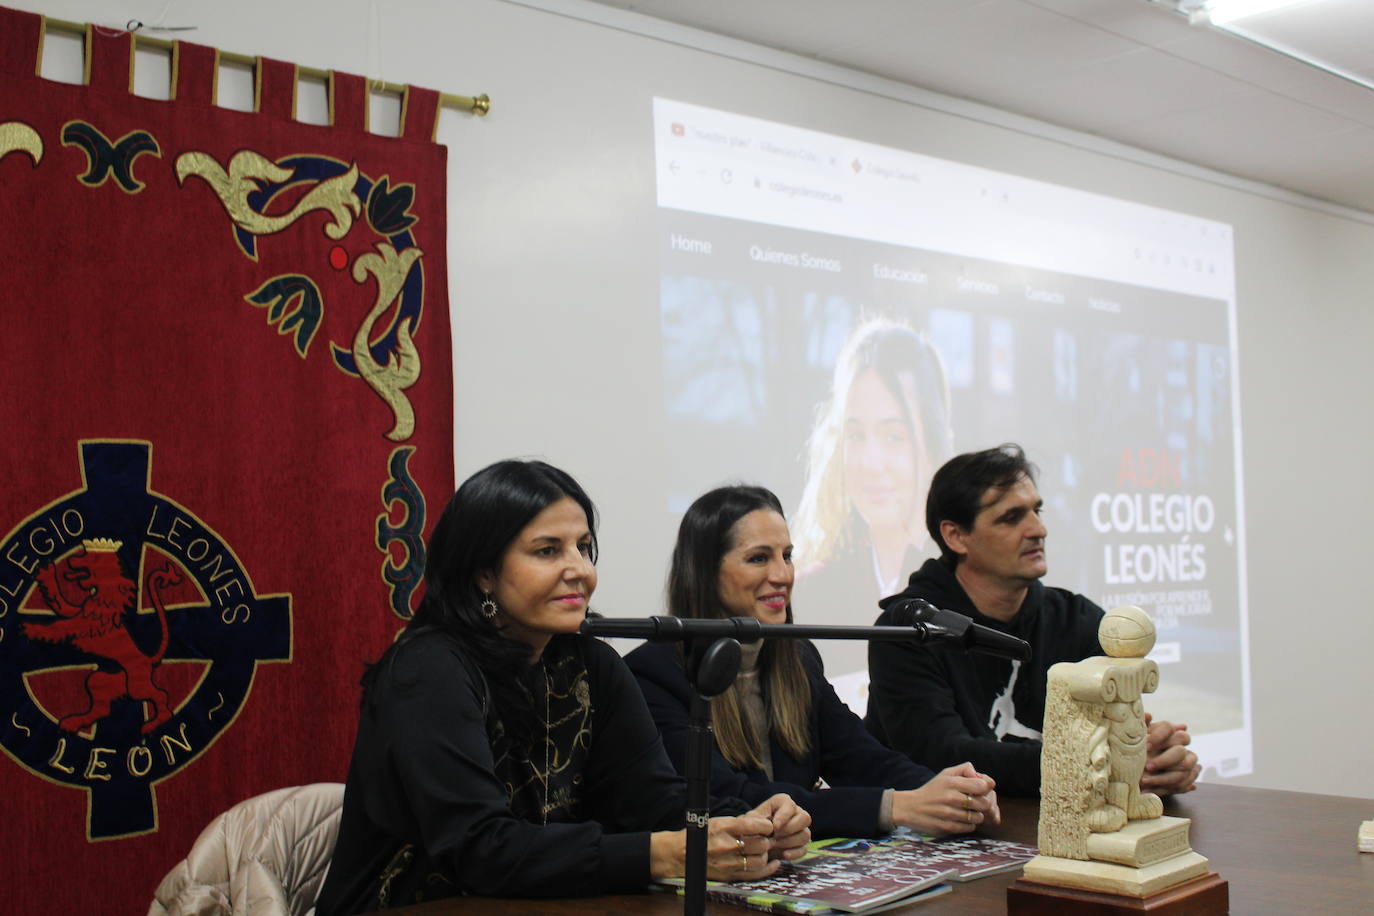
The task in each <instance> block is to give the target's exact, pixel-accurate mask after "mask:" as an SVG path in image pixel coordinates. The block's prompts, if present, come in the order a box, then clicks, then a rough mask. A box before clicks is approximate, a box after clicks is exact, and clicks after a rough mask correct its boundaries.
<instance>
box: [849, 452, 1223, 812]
mask: <svg viewBox="0 0 1374 916" xmlns="http://www.w3.org/2000/svg"><path fill="white" fill-rule="evenodd" d="M1041 505H1042V502H1041V499H1040V493H1039V490H1038V489H1037V488H1036V486H1035V466H1034V465H1032V464H1031V463H1030V462H1029V461H1027V460H1026V455H1025V452H1023V451H1022V450H1021V448H1020V447H1019V446H1016V445H1003V446H1000V447H999V448H993V449H987V450H985V451H981V452H972V453H969V454H965V455H959V456H958V457H956V458H952V459H950V461H948V462H947V463H946V464H945V465H944V466H943V467H941V468H940V470H939V471H937V472H936V473H935V476H934V477H933V478H932V479H931V482H930V493H929V495H928V496H927V498H926V528H927V529H928V530H929V531H930V535H931V537H932V538H933V539H934V540H935V542H936V543H937V544H939V545H940V551H941V555H940V558H939V559H938V560H927V561H926V562H925V564H924V565H923V566H922V567H921V568H920V569H919V570H917V571H916V572H914V573H912V575H911V579H910V581H909V583H908V585H907V587H906V589H905V590H904V591H902V592H901V593H899V594H897V595H893V596H891V597H889V598H885V599H883V600H882V601H881V602H879V605H880V606H881V607H883V608H884V611H883V614H882V616H880V617H879V618H878V620H877V623H878V625H880V626H882V625H890V624H894V623H897V622H898V621H896V620H894V619H893V618H892V613H891V611H890V610H887V608H889V607H890V606H891V605H892V604H893V603H894V602H896V601H898V600H899V599H905V598H924V599H926V600H927V601H929V602H931V603H932V604H934V605H936V606H937V607H941V608H945V609H948V610H952V611H958V612H959V613H961V614H965V615H967V616H968V617H970V618H972V619H973V621H974V622H975V623H979V624H982V625H983V626H987V627H992V628H993V629H996V630H1000V631H1002V632H1004V633H1010V634H1011V635H1013V636H1016V637H1018V638H1020V639H1024V640H1026V641H1027V642H1028V643H1030V645H1031V649H1032V652H1033V654H1032V656H1031V659H1030V660H1029V661H1027V662H1019V661H1009V660H1007V659H1002V658H994V657H991V656H987V655H975V654H965V653H964V652H962V651H961V650H959V649H957V648H955V647H952V646H945V645H938V644H932V645H928V646H926V645H920V644H917V643H914V642H873V643H870V644H869V650H868V667H869V677H870V678H871V682H870V686H869V701H868V718H867V722H868V727H869V730H870V731H872V732H873V733H874V734H875V735H876V736H877V737H878V738H879V739H880V740H881V741H883V742H884V743H885V744H887V745H889V746H890V747H893V748H896V749H897V750H899V751H903V752H905V753H906V754H909V755H910V756H911V757H912V759H914V760H915V761H916V762H917V763H921V764H924V765H926V766H928V767H933V768H935V769H940V768H941V767H944V766H947V765H948V764H950V763H955V762H960V761H964V760H968V761H971V762H972V763H973V765H974V766H975V767H977V769H978V770H979V771H980V772H982V773H985V774H987V775H989V776H991V777H992V778H993V779H994V780H996V783H997V791H999V792H1001V793H1002V794H1004V795H1036V794H1038V793H1039V791H1040V729H1041V726H1042V723H1043V721H1044V716H1045V684H1046V679H1047V676H1048V673H1049V669H1050V667H1051V666H1052V665H1055V664H1057V663H1058V662H1076V661H1081V660H1082V659H1084V658H1087V657H1089V656H1092V655H1101V654H1102V649H1101V646H1100V645H1099V644H1098V641H1097V628H1098V625H1099V624H1100V623H1101V621H1102V609H1101V608H1100V607H1098V606H1097V605H1096V604H1093V603H1092V602H1091V601H1089V600H1088V599H1087V598H1084V597H1083V596H1082V595H1076V594H1074V593H1073V592H1070V591H1067V590H1065V589H1062V588H1049V587H1046V586H1045V585H1043V584H1042V583H1041V582H1040V579H1041V577H1043V576H1044V575H1045V572H1046V569H1047V567H1046V565H1045V536H1046V533H1047V532H1046V529H1045V524H1044V522H1043V521H1041V519H1040V509H1041ZM1190 740H1191V739H1190V738H1189V735H1188V731H1187V728H1186V726H1183V725H1173V724H1170V723H1168V722H1162V721H1155V722H1152V723H1151V724H1150V728H1149V757H1148V759H1147V763H1146V768H1145V775H1144V776H1143V777H1141V780H1140V783H1141V787H1142V788H1143V789H1146V790H1148V791H1151V792H1154V793H1156V794H1170V793H1176V792H1187V791H1189V790H1191V789H1193V788H1195V781H1196V779H1197V776H1198V773H1199V772H1200V767H1199V766H1198V765H1197V755H1196V754H1194V753H1193V752H1192V751H1190V750H1188V747H1187V745H1188V742H1189V741H1190Z"/></svg>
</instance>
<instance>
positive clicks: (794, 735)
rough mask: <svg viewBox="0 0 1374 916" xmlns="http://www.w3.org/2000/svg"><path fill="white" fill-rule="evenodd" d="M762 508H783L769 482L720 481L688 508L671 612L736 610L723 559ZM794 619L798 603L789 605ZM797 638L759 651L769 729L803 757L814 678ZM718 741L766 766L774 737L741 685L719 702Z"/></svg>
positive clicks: (676, 552) (728, 754)
mask: <svg viewBox="0 0 1374 916" xmlns="http://www.w3.org/2000/svg"><path fill="white" fill-rule="evenodd" d="M760 509H764V510H768V511H772V512H776V513H778V515H782V514H783V511H782V504H781V503H780V502H779V501H778V498H777V497H776V496H774V495H773V493H772V491H770V490H766V489H764V488H763V487H752V486H740V485H737V486H728V487H720V488H718V489H715V490H712V491H711V492H709V493H707V494H705V495H703V496H701V497H700V498H698V499H697V500H696V502H694V503H692V505H691V506H690V507H688V509H687V513H686V514H685V515H683V517H682V524H681V525H679V526H678V531H677V545H676V546H675V547H674V548H673V564H672V569H671V570H670V571H669V573H668V612H669V613H670V614H672V615H673V616H674V617H683V618H705V619H719V618H724V617H730V616H732V615H731V613H730V612H729V611H728V610H726V608H725V606H724V605H722V604H721V601H720V587H719V582H720V564H721V560H722V559H723V558H724V557H725V554H727V553H729V552H730V550H731V549H732V548H733V547H734V546H735V525H736V523H738V522H739V520H740V519H742V518H744V516H746V515H748V514H749V513H750V512H755V511H758V510H760ZM787 622H788V623H791V622H792V606H791V604H790V603H789V604H788V606H787ZM801 659H802V656H801V646H800V645H799V640H795V639H765V640H764V641H763V648H762V649H761V650H760V651H759V680H760V683H762V684H763V685H764V692H765V694H766V695H767V700H768V722H769V730H770V732H771V734H772V736H773V737H774V738H776V739H777V741H778V744H780V745H782V747H783V748H784V749H785V750H786V751H787V752H788V753H789V754H791V755H792V756H793V757H796V758H797V759H801V758H803V757H805V756H806V755H807V754H808V753H810V751H811V725H810V719H811V684H810V681H809V680H808V678H807V676H806V669H805V668H804V667H803V666H802V660H801ZM711 724H712V726H713V727H714V729H715V733H716V745H717V746H718V747H719V748H720V752H721V754H722V755H723V756H724V757H725V759H726V760H727V761H728V762H729V763H730V765H731V766H734V767H739V768H751V769H759V768H762V766H763V742H764V741H765V740H766V736H764V735H759V734H756V733H755V730H754V729H753V728H750V727H749V724H748V722H747V720H746V719H745V718H744V714H743V709H742V704H741V702H740V697H739V690H738V688H737V687H736V686H734V685H731V687H730V689H729V690H727V691H725V693H723V694H721V695H720V696H718V697H716V698H715V700H713V701H712V703H711Z"/></svg>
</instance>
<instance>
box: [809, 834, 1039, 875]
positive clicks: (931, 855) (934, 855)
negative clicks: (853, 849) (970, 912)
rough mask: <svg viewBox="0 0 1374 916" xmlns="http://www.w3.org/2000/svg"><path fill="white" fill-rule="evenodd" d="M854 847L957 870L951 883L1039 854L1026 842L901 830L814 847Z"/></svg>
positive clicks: (1008, 867)
mask: <svg viewBox="0 0 1374 916" xmlns="http://www.w3.org/2000/svg"><path fill="white" fill-rule="evenodd" d="M847 844H853V845H855V846H857V847H859V848H860V849H879V848H885V849H889V850H892V851H893V852H896V853H898V854H900V855H901V856H902V858H903V859H904V860H905V861H907V862H911V863H920V864H922V865H929V866H933V867H938V868H950V869H954V871H955V872H956V874H954V875H952V876H951V877H950V878H949V880H950V881H960V882H962V881H971V880H973V879H974V878H982V877H986V876H987V875H995V874H999V873H1001V872H1004V871H1013V870H1015V869H1018V868H1020V867H1021V866H1022V865H1025V864H1026V863H1027V862H1029V861H1030V860H1031V859H1033V858H1035V856H1036V854H1037V853H1038V852H1039V850H1037V849H1036V848H1035V847H1034V846H1030V845H1027V844H1026V843H1013V842H1012V841H1011V840H993V839H989V838H987V837H981V836H962V837H948V838H946V839H942V840H937V839H934V838H933V837H929V836H923V835H922V834H919V833H915V832H913V831H910V830H907V829H906V828H899V829H898V830H896V831H894V832H893V833H892V834H891V835H890V836H886V837H883V838H881V839H877V840H819V841H817V842H816V843H813V844H812V845H815V846H824V847H827V848H832V849H833V848H836V847H843V846H845V845H847Z"/></svg>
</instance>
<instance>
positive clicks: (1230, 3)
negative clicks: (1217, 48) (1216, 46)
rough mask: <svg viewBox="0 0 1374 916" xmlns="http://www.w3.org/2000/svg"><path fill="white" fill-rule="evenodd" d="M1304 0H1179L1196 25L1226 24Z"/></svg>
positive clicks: (1181, 8) (1180, 9) (1181, 9)
mask: <svg viewBox="0 0 1374 916" xmlns="http://www.w3.org/2000/svg"><path fill="white" fill-rule="evenodd" d="M1303 2H1306V0H1179V3H1178V9H1179V12H1181V13H1187V14H1188V19H1189V21H1190V22H1192V23H1194V24H1195V25H1196V24H1201V23H1210V24H1212V25H1224V24H1225V23H1228V22H1234V21H1235V20H1237V19H1244V18H1245V17H1247V16H1258V15H1259V14H1260V13H1272V12H1273V11H1274V10H1277V9H1282V8H1283V7H1285V6H1294V5H1296V4H1298V3H1303Z"/></svg>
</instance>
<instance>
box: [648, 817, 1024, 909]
mask: <svg viewBox="0 0 1374 916" xmlns="http://www.w3.org/2000/svg"><path fill="white" fill-rule="evenodd" d="M1035 854H1036V849H1035V847H1034V846H1028V845H1026V844H1024V843H1013V842H1010V841H1008V840H991V839H987V838H985V837H960V838H953V839H946V840H936V839H932V838H930V837H925V836H922V835H920V834H918V833H913V832H911V831H908V830H898V831H896V832H894V833H893V834H892V835H890V836H887V837H883V838H881V839H872V840H868V839H829V840H815V841H813V842H812V843H811V844H810V845H809V846H808V847H807V852H806V855H805V856H803V857H802V858H800V859H797V860H795V861H793V862H785V863H783V866H782V868H781V869H779V870H778V872H777V874H775V875H773V876H772V877H769V878H763V879H761V880H758V881H738V882H732V883H721V882H709V883H708V884H707V886H706V896H707V897H708V898H709V899H711V900H716V901H720V902H725V903H735V904H739V905H741V906H746V907H749V908H750V909H755V910H764V911H769V912H777V913H808V914H822V913H865V914H867V913H878V912H881V911H882V910H885V909H888V908H890V907H895V906H907V905H910V904H914V903H917V902H919V901H921V900H924V899H928V898H930V897H938V896H940V895H941V894H947V893H949V892H950V890H951V888H950V886H949V885H948V884H945V883H943V882H946V881H969V880H972V879H974V878H981V877H983V876H985V875H991V874H996V873H998V872H1003V871H1009V870H1011V869H1015V868H1020V867H1021V866H1022V865H1023V864H1025V863H1026V862H1027V861H1029V860H1030V859H1031V858H1033V857H1034V856H1035ZM665 883H668V884H673V885H676V886H678V887H679V888H680V887H681V885H682V881H681V879H675V880H673V881H670V882H665Z"/></svg>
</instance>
